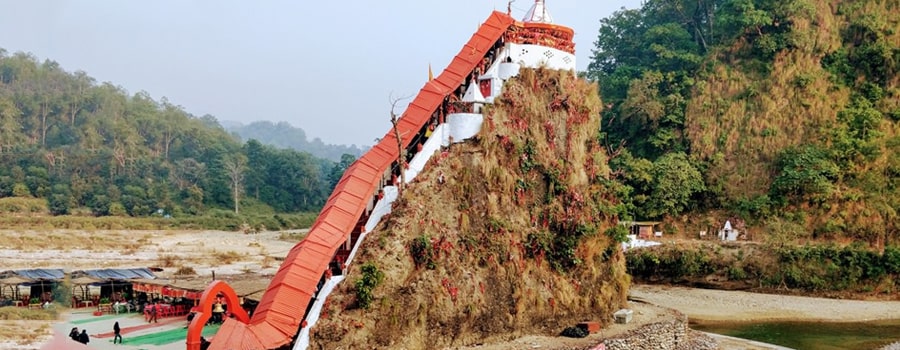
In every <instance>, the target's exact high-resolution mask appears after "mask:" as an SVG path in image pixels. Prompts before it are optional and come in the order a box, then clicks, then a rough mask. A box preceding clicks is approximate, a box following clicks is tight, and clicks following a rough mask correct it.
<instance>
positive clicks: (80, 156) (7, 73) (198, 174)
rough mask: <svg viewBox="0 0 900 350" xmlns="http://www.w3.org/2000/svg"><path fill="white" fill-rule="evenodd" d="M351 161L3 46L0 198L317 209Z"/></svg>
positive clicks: (120, 207)
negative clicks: (225, 124) (228, 125)
mask: <svg viewBox="0 0 900 350" xmlns="http://www.w3.org/2000/svg"><path fill="white" fill-rule="evenodd" d="M350 161H352V157H350V158H348V159H344V162H343V163H342V164H339V163H336V162H333V161H328V160H324V159H319V158H315V157H313V156H311V155H310V154H308V153H305V152H297V151H293V150H281V149H276V148H274V147H271V146H264V145H262V144H260V143H259V142H255V141H251V142H247V143H245V144H241V143H240V142H239V141H238V140H237V139H236V138H235V137H233V136H232V135H230V134H229V133H228V132H227V131H226V130H225V129H224V128H222V127H221V126H220V125H219V123H218V122H217V121H216V119H215V118H214V117H212V116H209V115H205V116H202V117H197V116H193V115H191V114H190V113H187V112H186V111H185V110H184V109H183V108H182V107H181V106H178V105H175V104H173V103H171V102H169V101H167V100H166V99H165V98H163V99H161V100H160V101H156V100H154V99H152V98H151V97H150V96H149V95H148V94H147V93H145V92H139V93H136V94H133V95H130V94H128V93H127V92H125V91H124V90H123V89H122V88H121V87H118V86H115V85H113V84H110V83H97V82H96V81H95V80H94V79H93V78H91V77H90V76H88V75H87V74H86V73H85V72H81V71H76V72H74V73H70V72H67V71H65V70H64V69H63V68H62V67H60V66H59V64H57V63H56V62H53V61H50V60H47V61H44V62H39V61H38V60H37V59H36V58H35V57H34V56H32V55H30V54H24V53H15V54H10V53H8V52H6V51H4V50H2V49H0V198H3V197H36V198H44V199H47V201H48V204H49V209H50V212H52V213H53V214H68V213H72V212H77V213H82V212H84V213H92V214H93V215H97V216H105V215H131V216H148V215H155V214H159V213H163V215H165V214H169V215H173V216H176V217H177V216H183V215H198V214H203V213H205V212H207V211H208V210H210V209H216V208H218V209H225V210H231V211H236V210H239V207H236V206H235V199H236V198H237V199H238V200H239V201H238V202H239V203H243V204H244V205H246V206H248V207H249V208H257V209H260V208H262V209H263V210H267V211H277V212H297V211H317V210H318V208H319V207H320V206H321V205H322V204H323V203H324V201H325V199H326V198H327V196H328V195H329V194H330V192H331V188H332V186H333V184H334V183H335V182H336V179H337V178H338V177H340V175H341V173H342V169H343V168H344V167H346V166H347V164H348V163H349V162H350ZM160 210H162V211H160Z"/></svg>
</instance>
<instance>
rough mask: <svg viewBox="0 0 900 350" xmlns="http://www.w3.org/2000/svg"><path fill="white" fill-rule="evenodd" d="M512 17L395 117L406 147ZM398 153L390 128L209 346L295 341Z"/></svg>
mask: <svg viewBox="0 0 900 350" xmlns="http://www.w3.org/2000/svg"><path fill="white" fill-rule="evenodd" d="M514 22H515V21H514V20H513V18H512V17H509V16H507V15H506V14H504V13H501V12H496V11H495V12H494V13H492V14H491V16H490V17H488V19H487V21H485V22H484V24H482V25H481V27H479V28H478V31H477V32H476V33H475V34H474V35H473V36H472V38H471V39H470V40H469V42H468V43H466V45H465V46H463V48H462V50H460V52H459V54H457V55H456V57H455V58H454V59H453V61H452V62H450V65H449V66H447V68H446V69H444V71H443V72H442V73H441V74H440V75H439V76H438V77H437V78H436V79H435V80H432V81H429V82H428V83H426V84H425V86H424V87H423V88H422V89H421V90H420V91H419V94H418V95H416V98H415V99H413V101H412V102H411V103H410V104H409V107H407V109H406V111H405V112H404V113H403V116H402V117H401V118H400V120H399V121H398V123H397V129H398V131H399V132H400V135H401V142H402V144H403V146H404V147H408V146H409V144H410V142H412V139H413V138H414V137H415V136H416V134H418V132H419V130H421V129H422V127H423V126H424V125H425V123H427V122H428V121H429V119H430V118H431V115H432V113H434V111H435V110H437V108H438V107H440V105H441V103H442V102H443V100H444V98H445V97H446V96H447V95H448V94H450V93H451V92H453V91H454V90H455V89H456V88H457V87H459V86H460V85H461V84H463V83H464V82H465V81H464V80H465V79H466V77H467V76H468V75H469V73H470V72H472V70H473V69H475V67H476V66H477V65H478V64H479V63H481V60H482V58H483V57H484V55H485V53H487V51H488V50H489V49H490V48H491V47H492V46H493V45H494V43H495V42H497V40H499V39H500V37H501V36H502V35H503V33H504V32H505V31H506V30H507V28H509V26H510V25H512V24H513V23H514ZM397 156H398V149H397V139H396V137H395V136H394V131H393V130H389V131H388V132H387V134H385V136H384V137H383V138H382V139H381V141H380V142H379V143H378V144H377V145H375V146H374V147H372V149H370V150H369V151H368V152H366V154H364V155H363V156H362V157H360V158H359V159H358V160H357V161H356V162H354V163H353V165H351V166H350V167H349V168H348V169H347V170H346V171H345V172H344V176H343V177H342V178H341V180H340V181H339V182H338V184H337V186H335V189H334V192H332V194H331V197H329V199H328V201H327V202H326V203H325V206H324V208H323V209H322V212H321V213H320V214H319V216H318V218H317V219H316V221H315V223H313V226H312V227H311V228H310V231H309V234H308V235H307V237H306V239H304V240H303V241H301V242H300V243H298V244H297V245H296V246H294V248H293V249H291V251H290V252H289V253H288V255H287V257H285V260H284V263H282V265H281V267H280V268H279V270H278V272H277V273H276V274H275V276H274V277H273V278H272V283H271V284H270V285H269V287H268V289H267V290H266V293H265V294H264V295H263V298H262V300H261V301H260V303H259V305H258V306H257V308H256V313H254V315H253V317H252V318H251V320H250V324H247V325H245V324H243V323H241V322H240V321H236V320H234V319H228V320H227V321H226V322H225V323H224V324H223V325H222V327H221V328H220V329H219V331H218V332H217V334H216V336H215V337H214V338H213V341H212V344H211V346H210V348H209V349H210V350H226V349H227V350H232V349H248V350H249V349H256V350H261V349H273V348H277V347H280V346H282V345H285V344H288V343H290V342H291V341H292V339H293V337H294V335H295V334H296V333H297V329H298V328H299V326H300V322H301V321H302V319H303V316H304V313H305V312H306V308H307V306H308V304H309V302H310V299H311V298H312V295H313V294H314V293H315V290H316V286H317V284H318V282H319V279H320V278H321V276H322V273H323V272H324V271H325V270H326V269H327V267H328V263H329V262H330V261H331V259H332V257H333V256H334V254H335V251H337V249H338V248H339V247H340V245H341V244H343V243H344V242H345V241H346V240H347V238H348V237H349V235H350V233H351V232H352V231H353V228H354V226H355V225H356V224H357V222H358V221H359V218H360V217H361V215H362V214H363V211H364V210H365V208H366V205H367V203H368V201H369V200H371V198H372V196H374V195H376V193H375V191H376V189H377V188H378V187H377V186H378V184H379V182H380V181H381V176H382V174H384V172H385V171H386V170H388V167H389V166H390V165H391V163H392V162H393V161H394V160H396V159H397Z"/></svg>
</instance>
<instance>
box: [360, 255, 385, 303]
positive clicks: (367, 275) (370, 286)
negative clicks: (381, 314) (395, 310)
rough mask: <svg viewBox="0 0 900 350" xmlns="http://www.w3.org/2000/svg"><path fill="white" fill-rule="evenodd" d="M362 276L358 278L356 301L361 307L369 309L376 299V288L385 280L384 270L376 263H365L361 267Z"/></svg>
mask: <svg viewBox="0 0 900 350" xmlns="http://www.w3.org/2000/svg"><path fill="white" fill-rule="evenodd" d="M360 270H361V271H362V277H360V278H359V279H358V280H356V283H355V286H356V301H357V303H358V304H359V307H361V308H363V309H368V308H369V306H370V305H372V300H374V299H375V295H374V293H373V292H374V290H375V287H378V285H379V284H381V282H382V281H383V280H384V272H381V271H379V270H378V266H375V264H374V263H371V262H369V263H365V264H363V265H362V268H361V269H360Z"/></svg>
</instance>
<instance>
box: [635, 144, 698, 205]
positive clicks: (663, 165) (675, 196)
mask: <svg viewBox="0 0 900 350" xmlns="http://www.w3.org/2000/svg"><path fill="white" fill-rule="evenodd" d="M651 173H652V174H653V179H654V184H653V192H652V193H651V194H650V200H649V202H648V205H647V213H648V215H649V216H650V217H660V216H663V215H677V214H679V213H681V212H683V211H684V210H685V209H687V208H688V206H689V205H690V203H691V197H692V196H693V195H694V194H696V193H700V192H702V191H703V190H705V189H706V185H705V184H704V182H703V175H702V174H701V173H700V171H698V170H697V168H695V167H694V165H693V164H691V162H690V161H689V160H688V159H687V155H685V154H684V153H680V152H679V153H668V154H666V155H664V156H662V157H660V158H659V159H657V160H656V162H654V163H653V169H651Z"/></svg>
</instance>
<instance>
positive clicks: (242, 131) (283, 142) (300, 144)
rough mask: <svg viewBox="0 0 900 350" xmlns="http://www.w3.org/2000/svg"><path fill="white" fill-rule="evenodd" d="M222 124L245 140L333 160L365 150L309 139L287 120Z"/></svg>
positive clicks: (358, 153) (357, 154)
mask: <svg viewBox="0 0 900 350" xmlns="http://www.w3.org/2000/svg"><path fill="white" fill-rule="evenodd" d="M221 124H222V126H223V127H224V128H225V129H226V130H228V132H231V133H232V134H236V135H237V136H238V137H240V138H241V139H242V140H244V141H247V140H250V139H255V140H257V141H259V142H261V143H263V144H266V145H270V146H275V147H278V148H290V149H294V150H298V151H304V152H308V153H310V154H312V155H314V156H316V157H319V158H325V159H329V160H333V161H340V160H341V155H344V154H350V155H352V156H354V157H357V158H358V157H359V156H360V155H362V152H363V149H360V148H359V147H357V146H356V145H350V146H347V145H332V144H325V143H324V142H322V140H321V139H319V138H318V137H317V138H315V139H313V140H312V141H309V140H307V138H306V132H305V131H303V129H301V128H297V127H294V126H293V125H291V124H288V123H287V122H278V123H277V124H276V123H272V122H270V121H257V122H253V123H250V124H248V125H244V124H242V123H240V122H234V121H225V122H222V123H221Z"/></svg>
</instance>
